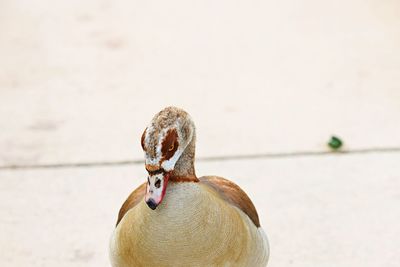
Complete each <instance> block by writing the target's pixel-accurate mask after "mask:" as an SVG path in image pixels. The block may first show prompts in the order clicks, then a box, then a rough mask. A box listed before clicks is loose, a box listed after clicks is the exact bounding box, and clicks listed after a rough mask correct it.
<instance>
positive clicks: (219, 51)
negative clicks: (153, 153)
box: [0, 0, 400, 267]
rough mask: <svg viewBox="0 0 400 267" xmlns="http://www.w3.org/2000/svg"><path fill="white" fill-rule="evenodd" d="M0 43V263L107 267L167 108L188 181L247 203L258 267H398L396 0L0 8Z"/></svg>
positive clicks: (11, 1) (14, 2)
mask: <svg viewBox="0 0 400 267" xmlns="http://www.w3.org/2000/svg"><path fill="white" fill-rule="evenodd" d="M0 32H1V34H0V210H1V216H0V229H1V232H2V234H1V235H0V251H1V255H0V266H7V267H14V266H15V267H17V266H18V267H19V266H34V267H36V266H45V267H47V266H52V267H53V266H59V267H63V266H72V267H77V266H85V267H87V266H96V267H100V266H110V264H109V261H108V239H109V237H110V235H111V232H112V230H113V228H114V225H115V222H116V216H117V213H118V210H119V208H120V206H121V204H122V203H123V201H124V200H125V199H126V197H127V196H128V194H129V193H130V192H131V191H132V190H133V189H134V188H135V187H136V186H138V185H139V184H141V183H142V182H143V181H144V180H145V179H146V172H145V169H144V166H143V153H142V150H141V147H140V136H141V134H142V132H143V130H144V128H145V127H146V125H147V123H148V122H149V121H150V120H151V118H152V117H153V115H154V114H155V113H156V112H158V111H159V110H161V109H162V108H164V107H165V106H169V105H175V106H178V107H182V108H184V109H185V110H187V111H188V112H189V113H190V114H191V115H192V117H193V119H194V121H195V123H196V126H197V157H198V160H197V165H196V167H197V174H198V176H202V175H210V174H216V175H219V176H223V177H226V178H228V179H230V180H232V181H234V182H236V183H237V184H239V185H240V186H241V187H242V188H243V189H244V190H245V191H246V192H247V193H248V194H249V196H250V197H251V198H252V200H253V202H254V203H255V206H256V207H257V210H258V213H259V215H260V219H261V225H262V226H263V228H264V229H265V231H266V232H267V234H268V236H269V239H270V243H271V244H270V245H271V258H270V263H269V265H268V266H269V267H282V266H298V267H303V266H304V267H309V266H335V267H337V266H352V267H354V266H363V267H366V266H374V267H375V266H386V267H390V266H396V267H397V266H399V264H400V239H399V236H400V224H399V220H400V3H399V2H398V1H395V0H380V1H378V0H351V1H344V0H338V1H325V0H323V1H317V0H300V1H296V0H283V1H258V0H257V1H256V0H250V1H248V0H247V1H244V0H229V1H228V0H221V1H212V0H204V1H183V0H169V1H124V0H118V1H111V0H96V1H95V0H88V1H78V0H70V1H49V0H43V1H24V0H3V1H0ZM331 135H337V136H339V137H340V138H341V139H342V141H343V143H344V145H343V147H342V148H340V149H339V151H336V152H335V151H332V149H330V148H329V147H328V146H327V143H328V142H329V139H330V137H331Z"/></svg>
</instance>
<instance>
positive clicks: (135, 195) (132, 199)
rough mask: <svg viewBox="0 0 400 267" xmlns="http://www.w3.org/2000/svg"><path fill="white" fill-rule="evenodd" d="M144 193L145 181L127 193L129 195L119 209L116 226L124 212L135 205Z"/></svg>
mask: <svg viewBox="0 0 400 267" xmlns="http://www.w3.org/2000/svg"><path fill="white" fill-rule="evenodd" d="M145 193H146V183H143V184H142V185H140V186H139V187H138V188H136V189H135V190H134V191H133V192H132V193H131V194H130V195H129V197H128V198H127V199H126V200H125V202H124V204H123V205H122V207H121V209H120V210H119V214H118V221H117V225H116V226H118V224H119V222H120V221H121V220H122V218H123V217H124V216H125V214H126V213H127V212H128V211H129V210H130V209H131V208H133V207H135V206H136V205H137V204H138V203H139V202H140V201H141V200H142V199H143V197H144V195H145Z"/></svg>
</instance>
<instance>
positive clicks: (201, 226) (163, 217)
mask: <svg viewBox="0 0 400 267" xmlns="http://www.w3.org/2000/svg"><path fill="white" fill-rule="evenodd" d="M195 141H196V132H195V125H194V123H193V121H192V119H191V117H190V115H189V114H188V113H187V112H186V111H184V110H182V109H180V108H177V107H167V108H164V109H163V110H161V111H160V112H158V113H157V114H156V115H155V116H154V118H153V119H152V120H151V122H150V124H149V125H148V127H147V128H146V129H145V130H144V132H143V135H142V138H141V145H142V148H143V151H144V155H145V168H146V170H147V172H148V177H147V181H146V182H144V183H143V184H142V185H140V186H139V187H138V188H136V189H135V190H134V191H133V192H132V193H131V194H130V195H129V197H128V198H127V200H126V201H125V202H124V203H123V205H122V207H121V209H120V211H119V214H118V220H117V224H116V227H115V229H114V231H113V233H112V237H111V241H110V261H111V264H112V266H113V267H141V266H146V267H147V266H149V267H152V266H154V267H170V266H171V267H179V266H182V267H191V266H206V267H219V266H234V267H242V266H243V267H264V266H266V265H267V262H268V258H269V245H268V240H267V237H266V235H265V233H264V231H263V229H262V228H261V226H260V221H259V218H258V214H257V211H256V209H255V207H254V205H253V203H252V202H251V200H250V198H249V197H248V196H247V195H246V193H245V192H244V191H243V190H242V189H241V188H240V187H239V186H238V185H236V184H234V183H233V182H231V181H229V180H227V179H224V178H221V177H217V176H204V177H197V176H196V172H195V168H194V157H195Z"/></svg>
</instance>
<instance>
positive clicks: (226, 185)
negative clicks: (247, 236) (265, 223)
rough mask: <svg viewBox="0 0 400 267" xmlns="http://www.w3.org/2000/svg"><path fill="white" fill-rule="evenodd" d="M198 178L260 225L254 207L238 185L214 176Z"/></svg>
mask: <svg viewBox="0 0 400 267" xmlns="http://www.w3.org/2000/svg"><path fill="white" fill-rule="evenodd" d="M199 180H200V183H202V184H205V185H207V186H209V187H211V188H212V189H214V190H215V191H216V192H218V193H219V194H220V196H221V197H222V199H224V200H225V201H227V202H229V203H230V204H232V205H234V206H235V207H237V208H239V209H241V210H242V211H243V212H244V213H246V214H247V216H249V218H250V219H251V220H252V221H253V223H254V224H255V225H256V226H257V227H260V220H259V218H258V214H257V210H256V208H255V207H254V205H253V203H252V202H251V200H250V198H249V197H248V196H247V195H246V193H245V192H244V191H243V190H242V189H241V188H240V187H239V186H238V185H236V184H235V183H233V182H231V181H229V180H227V179H224V178H221V177H216V176H204V177H200V178H199Z"/></svg>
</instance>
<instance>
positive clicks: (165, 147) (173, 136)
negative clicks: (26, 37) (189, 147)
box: [161, 129, 179, 160]
mask: <svg viewBox="0 0 400 267" xmlns="http://www.w3.org/2000/svg"><path fill="white" fill-rule="evenodd" d="M178 145H179V143H178V133H177V132H176V130H175V129H171V130H168V132H167V134H166V135H165V138H164V140H163V141H162V143H161V152H162V157H163V159H164V160H169V159H170V158H172V156H173V155H174V154H175V151H176V150H177V149H178Z"/></svg>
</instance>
